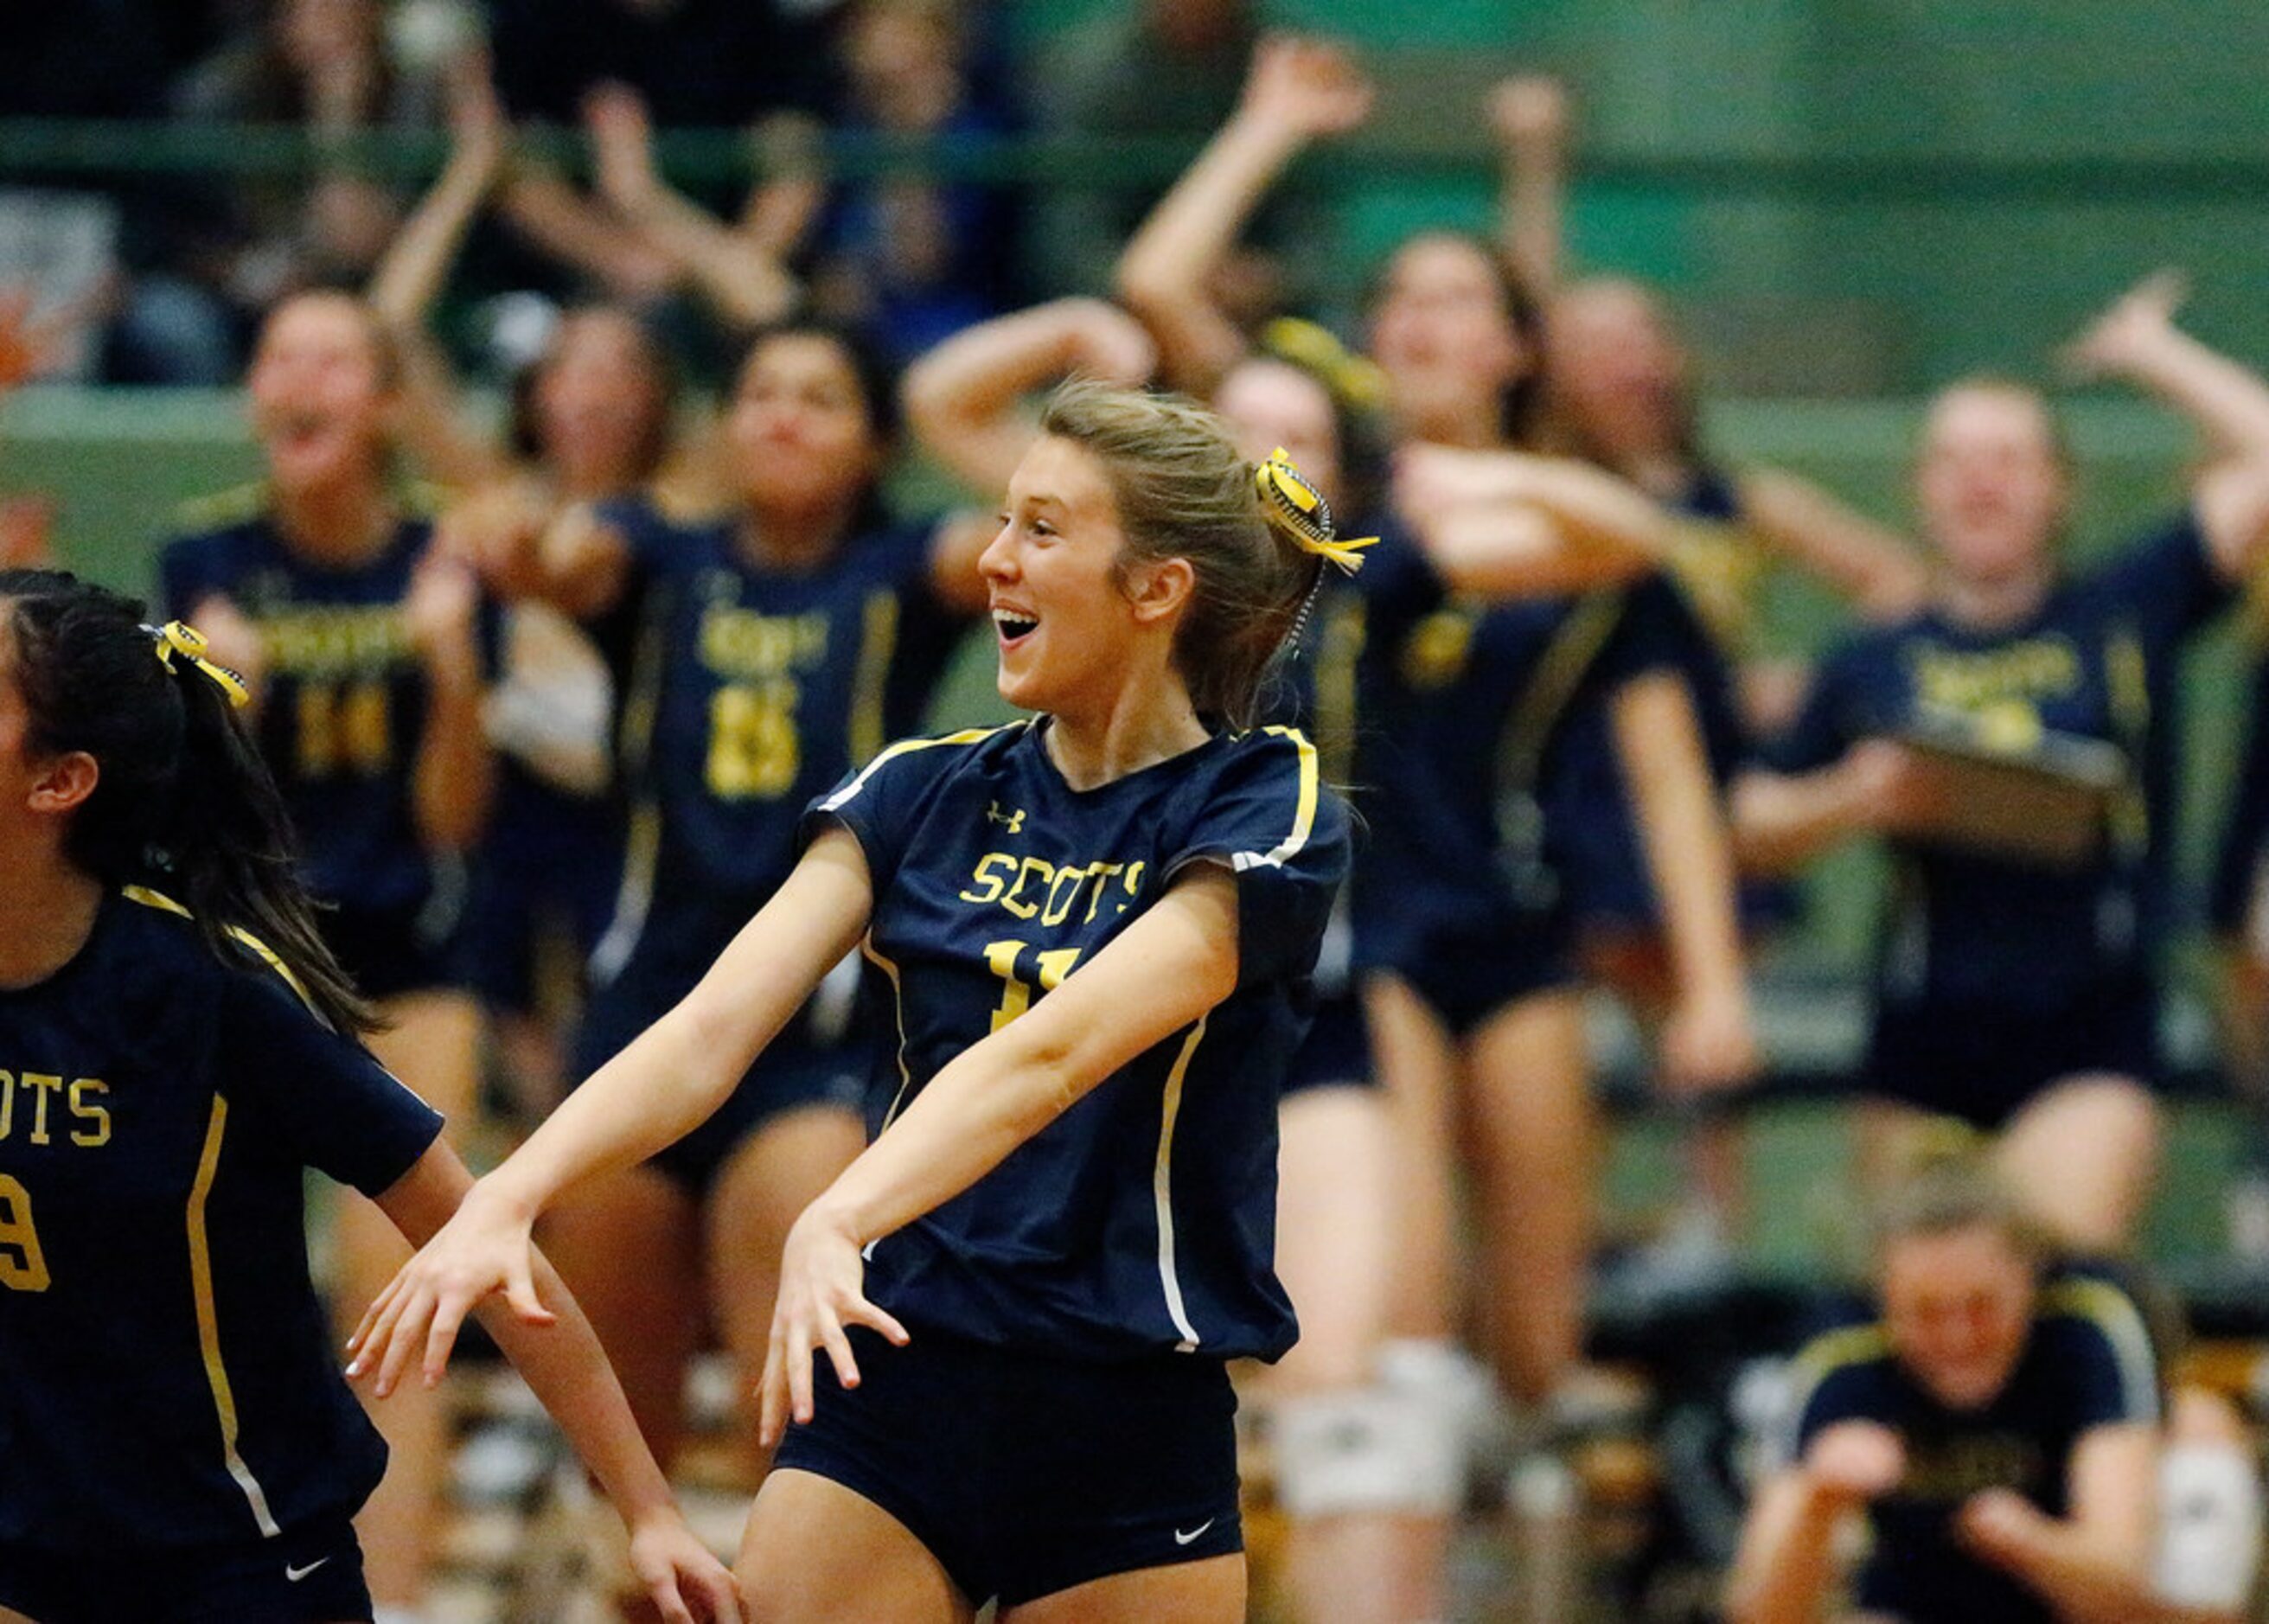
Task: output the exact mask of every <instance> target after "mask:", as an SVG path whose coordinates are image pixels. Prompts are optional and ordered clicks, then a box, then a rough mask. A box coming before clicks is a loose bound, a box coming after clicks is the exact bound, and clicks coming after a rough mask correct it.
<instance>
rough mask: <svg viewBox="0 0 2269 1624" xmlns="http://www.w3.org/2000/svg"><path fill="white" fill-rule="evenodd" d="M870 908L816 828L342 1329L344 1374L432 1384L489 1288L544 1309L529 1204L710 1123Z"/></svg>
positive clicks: (844, 856)
mask: <svg viewBox="0 0 2269 1624" xmlns="http://www.w3.org/2000/svg"><path fill="white" fill-rule="evenodd" d="M873 905H874V893H873V890H872V889H871V887H870V885H869V883H868V875H867V860H866V858H865V856H864V854H863V853H861V850H860V848H859V843H858V842H857V840H856V839H854V838H853V837H852V836H851V835H849V834H847V833H844V832H841V831H831V832H829V833H827V834H824V835H822V836H821V837H820V838H818V839H817V840H816V841H814V842H813V843H812V845H811V849H810V850H809V851H808V852H806V853H804V856H803V860H802V861H801V862H799V863H798V864H797V865H796V866H795V869H794V870H793V871H792V872H791V873H790V874H789V875H788V877H787V880H786V881H785V882H783V883H782V884H781V886H780V890H778V891H776V892H774V893H773V895H772V900H771V901H770V902H768V903H766V904H765V906H764V908H763V910H762V911H761V912H758V915H757V917H756V918H755V919H751V920H750V921H749V923H748V924H747V925H745V926H743V927H742V930H741V934H739V935H737V936H735V937H734V938H733V941H732V943H731V945H729V946H728V947H727V948H726V949H725V951H724V953H723V954H722V955H721V956H720V957H719V958H718V960H717V963H715V964H714V965H713V966H712V967H711V968H710V971H709V973H708V974H707V975H706V976H704V977H703V978H701V981H700V984H699V985H697V986H696V987H695V988H694V989H693V991H692V992H691V993H687V994H686V996H685V997H684V999H683V1000H680V1001H679V1003H678V1004H677V1007H676V1008H674V1009H672V1010H671V1011H670V1012H669V1014H668V1015H664V1016H662V1018H661V1020H659V1021H657V1022H654V1025H653V1026H651V1027H649V1028H648V1029H647V1030H646V1031H645V1032H643V1033H642V1034H640V1035H639V1037H638V1038H637V1039H636V1040H635V1041H633V1042H632V1044H631V1045H630V1046H629V1047H627V1048H626V1049H625V1050H624V1051H623V1052H621V1053H620V1054H618V1055H617V1056H616V1057H615V1058H614V1059H611V1060H610V1061H608V1062H607V1064H606V1065H604V1066H602V1067H600V1068H599V1069H598V1071H596V1072H595V1073H594V1074H592V1076H591V1079H590V1081H588V1082H586V1083H584V1084H583V1086H582V1087H580V1088H579V1089H576V1090H575V1091H574V1092H573V1094H571V1095H569V1096H567V1099H566V1101H565V1103H564V1104H562V1105H561V1106H560V1107H559V1109H558V1111H554V1112H553V1113H552V1114H551V1117H550V1118H548V1119H547V1120H546V1121H545V1122H544V1124H543V1126H542V1127H540V1128H538V1129H537V1130H536V1133H534V1134H533V1135H532V1136H530V1138H529V1139H528V1142H527V1143H526V1144H525V1145H522V1146H521V1148H520V1149H519V1150H517V1151H515V1152H514V1154H513V1155H511V1156H510V1157H508V1158H507V1159H506V1161H505V1163H504V1164H503V1165H502V1166H500V1167H499V1168H498V1169H497V1170H495V1171H494V1172H492V1173H491V1174H490V1175H489V1176H488V1177H485V1178H484V1179H482V1180H481V1181H480V1183H479V1184H478V1185H476V1186H475V1187H474V1189H473V1192H472V1193H471V1194H470V1195H469V1196H468V1197H467V1198H466V1199H465V1202H464V1205H463V1207H462V1208H461V1209H460V1210H459V1212H458V1214H457V1215H456V1216H455V1218H452V1219H451V1220H450V1221H449V1223H448V1225H447V1227H446V1228H445V1229H443V1230H442V1232H441V1233H440V1235H438V1236H435V1237H434V1238H433V1240H432V1242H431V1243H429V1244H427V1245H426V1246H425V1249H424V1250H423V1251H420V1252H419V1253H418V1256H417V1257H415V1258H412V1259H410V1261H409V1262H408V1263H407V1264H405V1265H403V1268H402V1272H401V1273H398V1274H396V1275H395V1277H394V1280H393V1281H392V1282H391V1283H390V1284H388V1287H387V1288H386V1289H385V1290H384V1291H382V1292H381V1293H380V1294H379V1296H378V1298H377V1300H376V1301H375V1302H373V1303H372V1304H371V1306H370V1308H369V1310H368V1311H367V1312H366V1313H365V1314H364V1316H363V1318H362V1323H361V1324H360V1325H358V1326H357V1327H356V1330H355V1334H354V1336H353V1337H352V1338H351V1340H349V1342H348V1347H350V1348H351V1349H352V1350H353V1351H354V1355H355V1359H354V1363H353V1364H352V1365H351V1366H350V1367H349V1374H350V1375H354V1376H360V1375H363V1374H366V1373H368V1372H371V1371H373V1370H374V1371H375V1372H376V1373H377V1376H376V1390H377V1391H378V1392H379V1393H380V1395H381V1396H383V1395H385V1394H386V1393H388V1392H390V1391H392V1390H393V1388H394V1386H395V1383H396V1382H398V1381H399V1380H400V1379H401V1377H402V1376H403V1372H404V1371H405V1370H406V1369H409V1368H410V1364H411V1362H413V1361H416V1362H418V1363H419V1365H420V1367H421V1369H422V1370H423V1374H424V1379H425V1382H426V1383H427V1384H429V1385H430V1384H432V1383H434V1382H436V1381H439V1380H440V1376H441V1371H442V1369H443V1368H444V1367H445V1366H446V1365H447V1363H448V1359H449V1351H450V1349H451V1348H452V1347H454V1346H455V1342H456V1336H457V1332H458V1330H459V1328H460V1327H461V1326H462V1324H463V1322H464V1318H465V1316H466V1315H467V1314H468V1313H469V1312H471V1311H472V1310H474V1309H475V1308H477V1306H478V1305H479V1304H480V1303H483V1302H484V1301H485V1300H486V1299H487V1298H488V1297H489V1296H491V1295H492V1294H495V1293H498V1292H502V1293H504V1294H505V1295H506V1296H507V1297H508V1299H509V1300H510V1301H511V1302H512V1303H513V1304H514V1306H515V1307H516V1308H518V1309H520V1310H521V1311H522V1313H523V1314H527V1313H529V1312H540V1311H541V1310H540V1305H539V1303H538V1301H537V1298H536V1291H535V1285H534V1274H533V1269H534V1258H535V1244H534V1241H533V1239H532V1236H533V1232H534V1229H535V1224H536V1216H537V1214H540V1213H542V1212H543V1209H544V1208H545V1207H547V1206H549V1205H550V1204H551V1201H552V1200H554V1199H556V1198H557V1197H558V1194H559V1192H561V1191H563V1190H565V1189H567V1188H569V1187H570V1186H572V1185H575V1184H578V1183H580V1181H582V1180H584V1179H587V1178H589V1177H594V1176H595V1175H597V1174H600V1173H603V1172H608V1171H610V1170H617V1169H620V1168H625V1167H630V1166H633V1165H635V1164H636V1163H639V1162H641V1161H644V1160H645V1159H646V1158H647V1157H648V1156H650V1155H654V1153H655V1152H656V1151H658V1150H660V1149H661V1148H664V1147H665V1146H667V1145H669V1144H671V1143H673V1142H674V1141H676V1140H678V1139H681V1138H683V1137H684V1135H685V1134H687V1133H691V1131H692V1130H693V1129H694V1128H695V1127H696V1126H699V1125H700V1124H701V1123H702V1122H705V1121H706V1120H707V1119H708V1118H709V1116H710V1114H711V1113H712V1112H713V1111H715V1110H716V1109H717V1108H718V1106H720V1105H721V1104H724V1102H725V1100H726V1098H727V1096H729V1095H730V1094H731V1093H732V1091H733V1088H734V1085H735V1084H736V1083H737V1082H738V1081H740V1079H741V1077H742V1075H743V1074H744V1073H745V1072H746V1071H747V1070H748V1068H749V1065H750V1062H751V1061H752V1060H754V1059H756V1057H757V1055H758V1053H760V1052H762V1051H763V1049H764V1047H765V1045H766V1044H768V1043H770V1042H771V1041H772V1038H773V1037H774V1036H775V1035H776V1034H777V1033H778V1032H779V1031H780V1029H781V1028H782V1027H783V1026H785V1025H787V1022H788V1020H789V1018H790V1017H791V1016H792V1015H795V1012H796V1010H797V1009H799V1008H802V1005H803V1001H804V1000H806V999H807V998H809V997H810V996H811V993H812V989H814V988H815V987H817V985H819V983H820V979H821V978H823V977H824V976H825V975H826V973H827V972H828V971H830V970H831V969H832V968H833V967H834V966H835V965H836V964H837V963H839V962H840V961H841V960H842V958H843V956H844V955H845V954H846V953H848V952H849V951H850V950H851V949H852V947H853V945H854V943H856V942H857V941H858V940H859V937H860V934H861V932H863V931H864V930H865V929H866V926H867V918H868V913H869V912H871V910H872V908H873Z"/></svg>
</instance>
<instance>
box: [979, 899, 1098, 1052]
mask: <svg viewBox="0 0 2269 1624" xmlns="http://www.w3.org/2000/svg"><path fill="white" fill-rule="evenodd" d="M1068 872H1071V873H1078V872H1080V871H1079V870H1076V869H1074V870H1068ZM1030 946H1031V943H1030V942H1024V941H988V942H987V943H986V944H985V967H986V968H987V970H989V971H992V972H993V973H994V975H996V976H998V977H1000V978H1001V980H1002V981H1003V982H1005V983H1006V984H1007V985H1005V986H1004V987H1002V989H1001V1002H1000V1004H999V1006H998V1007H997V1008H994V1011H993V1027H992V1030H994V1031H996V1032H997V1031H999V1030H1001V1028H1002V1027H1004V1026H1006V1025H1008V1024H1009V1022H1011V1021H1013V1020H1015V1019H1016V1017H1017V1016H1019V1015H1023V1014H1024V1012H1025V1011H1026V1010H1027V1009H1029V1008H1031V1007H1032V989H1031V985H1030V984H1028V983H1027V982H1026V981H1025V980H1024V977H1023V975H1022V974H1021V973H1020V972H1019V970H1018V966H1017V961H1018V960H1019V959H1020V958H1022V957H1023V956H1024V949H1026V948H1028V947H1030ZM1079 956H1080V949H1077V948H1054V949H1050V950H1048V951H1047V952H1045V953H1041V954H1038V955H1036V956H1034V959H1033V963H1036V964H1037V965H1038V968H1039V982H1040V991H1041V992H1043V993H1053V992H1054V991H1055V990H1056V988H1058V987H1059V986H1061V985H1063V978H1065V977H1066V976H1068V975H1069V974H1071V972H1072V967H1073V966H1074V965H1075V964H1076V963H1079Z"/></svg>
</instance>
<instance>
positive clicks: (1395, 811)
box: [1355, 547, 1679, 967]
mask: <svg viewBox="0 0 2269 1624" xmlns="http://www.w3.org/2000/svg"><path fill="white" fill-rule="evenodd" d="M1378 551H1379V552H1380V553H1381V554H1384V555H1386V556H1384V557H1380V558H1379V559H1378V565H1377V568H1376V570H1375V571H1374V570H1373V569H1371V568H1366V569H1365V571H1364V576H1363V577H1362V578H1359V579H1360V583H1361V585H1362V587H1363V590H1364V597H1365V600H1366V605H1367V611H1368V622H1369V624H1368V635H1367V638H1366V640H1365V643H1364V680H1363V693H1364V742H1365V747H1366V752H1367V753H1366V757H1365V761H1364V765H1365V769H1366V771H1367V772H1368V773H1369V774H1370V775H1371V781H1373V782H1376V783H1378V784H1380V785H1384V786H1389V787H1390V788H1391V790H1392V793H1393V802H1392V804H1391V805H1390V806H1387V807H1383V808H1381V809H1380V813H1379V816H1378V819H1377V821H1376V823H1375V825H1374V829H1373V838H1372V840H1371V844H1370V845H1369V846H1368V847H1367V848H1366V851H1365V853H1364V863H1363V864H1362V865H1361V867H1360V868H1359V869H1358V872H1357V886H1356V894H1355V909H1356V940H1357V945H1358V951H1359V954H1360V956H1361V959H1362V962H1364V963H1365V964H1367V965H1386V966H1389V967H1393V966H1394V965H1396V964H1397V963H1400V962H1401V961H1402V960H1403V958H1404V956H1405V955H1406V954H1407V953H1408V951H1410V950H1412V949H1413V947H1414V944H1415V941H1416V940H1417V939H1418V938H1420V937H1421V936H1423V935H1426V934H1436V935H1438V936H1440V937H1442V938H1445V939H1448V940H1460V939H1471V938H1474V937H1482V938H1494V937H1496V936H1497V935H1500V934H1503V933H1504V932H1505V931H1506V930H1508V929H1513V930H1519V929H1520V928H1523V925H1522V922H1523V921H1525V920H1526V921H1533V920H1535V919H1540V918H1542V917H1545V916H1548V915H1554V914H1556V912H1557V910H1558V908H1559V906H1560V897H1559V875H1558V872H1557V871H1558V870H1559V869H1560V868H1563V867H1565V865H1566V863H1567V862H1568V860H1569V852H1568V846H1569V845H1570V842H1568V841H1566V840H1565V839H1563V838H1562V835H1561V833H1560V831H1558V830H1556V829H1555V828H1554V827H1553V822H1554V820H1553V819H1552V818H1551V817H1550V816H1549V811H1548V808H1551V807H1552V806H1553V801H1554V795H1553V790H1554V786H1555V785H1556V780H1557V779H1558V778H1559V776H1560V775H1561V774H1562V773H1563V772H1565V771H1567V758H1566V743H1567V741H1568V739H1569V738H1570V737H1571V735H1572V734H1574V733H1575V732H1577V731H1579V730H1580V727H1581V725H1582V723H1581V719H1582V718H1583V716H1584V715H1585V712H1588V711H1591V710H1594V709H1598V708H1600V707H1603V706H1604V705H1606V704H1607V703H1608V701H1609V700H1610V699H1611V698H1613V696H1614V694H1615V691H1616V690H1618V689H1620V688H1621V687H1622V685H1623V684H1625V683H1629V682H1630V681H1632V680H1633V679H1635V678H1637V677H1638V676H1640V675H1644V674H1646V673H1648V672H1650V671H1655V670H1662V669H1674V668H1676V667H1677V664H1678V660H1679V649H1678V645H1677V641H1676V638H1675V632H1674V613H1675V610H1674V593H1675V588H1674V587H1671V586H1670V585H1669V584H1668V583H1667V581H1665V580H1663V579H1660V578H1659V577H1655V578H1650V579H1646V580H1643V581H1641V582H1639V583H1638V584H1637V585H1635V586H1633V587H1630V588H1627V589H1621V590H1616V591H1612V592H1602V593H1595V594H1585V595H1583V596H1580V597H1575V598H1564V597H1563V598H1549V599H1534V600H1520V601H1517V602H1502V603H1491V602H1486V601H1484V600H1481V599H1477V598H1472V597H1467V596H1465V595H1462V594H1452V593H1451V592H1450V591H1449V590H1448V588H1447V587H1445V585H1444V584H1443V582H1442V581H1441V579H1440V578H1439V577H1438V576H1437V575H1436V574H1435V573H1434V572H1433V570H1432V568H1431V566H1430V565H1429V564H1428V563H1427V561H1426V559H1425V557H1424V556H1423V554H1421V553H1419V552H1418V551H1417V550H1415V548H1402V549H1398V550H1395V551H1393V552H1392V553H1388V552H1387V550H1386V548H1385V547H1381V548H1379V549H1378ZM1571 623H1577V624H1574V625H1573V627H1572V629H1571ZM1563 662H1564V663H1563ZM1542 681H1550V682H1553V683H1562V682H1564V684H1565V691H1564V693H1563V696H1562V698H1561V699H1560V701H1559V703H1557V704H1556V705H1554V706H1551V707H1549V713H1550V720H1549V724H1548V727H1546V728H1545V729H1544V730H1543V731H1544V734H1545V737H1544V739H1543V741H1542V747H1541V750H1540V751H1539V752H1538V759H1537V762H1536V764H1535V765H1536V771H1535V773H1534V779H1533V781H1532V782H1530V783H1529V784H1528V785H1527V786H1526V788H1527V790H1528V791H1529V802H1528V804H1527V805H1526V807H1525V808H1517V810H1519V811H1525V812H1527V813H1532V814H1534V816H1535V817H1536V818H1537V820H1538V825H1537V827H1536V828H1535V829H1534V830H1532V831H1529V832H1530V833H1531V834H1533V836H1534V838H1533V839H1532V840H1530V841H1528V842H1526V845H1527V848H1528V849H1526V851H1524V852H1516V851H1515V849H1514V848H1515V846H1516V845H1520V844H1521V841H1520V839H1519V836H1520V834H1521V831H1519V830H1513V829H1511V828H1509V827H1508V812H1509V810H1516V808H1511V806H1510V801H1511V800H1512V799H1513V798H1512V797H1509V796H1508V794H1507V787H1508V786H1507V784H1506V781H1505V780H1506V779H1507V777H1508V774H1507V771H1506V750H1507V747H1508V742H1509V734H1511V733H1513V732H1515V731H1517V729H1516V727H1515V720H1516V717H1517V715H1518V714H1519V711H1520V707H1521V706H1522V705H1523V702H1524V700H1525V698H1526V696H1527V695H1528V694H1529V693H1530V692H1531V690H1532V689H1533V688H1534V686H1535V685H1536V684H1538V683H1540V682H1542ZM1563 816H1564V814H1563ZM1540 888H1541V889H1540Z"/></svg>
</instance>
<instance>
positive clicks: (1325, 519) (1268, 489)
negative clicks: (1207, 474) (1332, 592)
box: [1253, 446, 1378, 575]
mask: <svg viewBox="0 0 2269 1624" xmlns="http://www.w3.org/2000/svg"><path fill="white" fill-rule="evenodd" d="M1253 489H1254V490H1256V491H1259V492H1260V510H1261V512H1262V513H1264V514H1266V515H1267V517H1268V522H1269V523H1270V524H1271V525H1273V526H1275V528H1276V529H1277V530H1278V531H1280V532H1281V533H1282V534H1283V535H1286V536H1289V537H1290V538H1291V541H1292V543H1293V545H1295V546H1296V547H1297V548H1299V550H1301V551H1302V552H1307V553H1313V554H1315V555H1316V556H1317V557H1319V558H1322V559H1325V560H1327V561H1328V562H1329V563H1332V564H1334V565H1338V566H1339V568H1340V569H1341V571H1342V572H1344V573H1346V574H1349V575H1352V574H1354V573H1355V572H1356V571H1357V570H1359V569H1361V568H1363V550H1364V548H1366V547H1371V546H1374V545H1376V544H1377V543H1378V537H1377V536H1375V535H1364V536H1351V537H1341V536H1337V535H1333V533H1332V505H1331V504H1330V503H1329V502H1327V501H1326V500H1325V499H1324V493H1323V492H1322V491H1319V490H1317V489H1316V488H1315V486H1313V485H1312V484H1309V483H1308V481H1307V479H1306V478H1305V477H1304V476H1303V475H1302V474H1301V472H1300V470H1299V469H1297V468H1295V467H1294V466H1293V465H1292V459H1291V458H1290V456H1288V455H1286V454H1285V451H1284V448H1283V447H1282V446H1279V447H1276V449H1275V450H1274V451H1272V452H1270V453H1269V454H1268V461H1266V462H1263V463H1260V465H1259V466H1258V467H1256V468H1255V469H1253Z"/></svg>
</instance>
